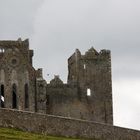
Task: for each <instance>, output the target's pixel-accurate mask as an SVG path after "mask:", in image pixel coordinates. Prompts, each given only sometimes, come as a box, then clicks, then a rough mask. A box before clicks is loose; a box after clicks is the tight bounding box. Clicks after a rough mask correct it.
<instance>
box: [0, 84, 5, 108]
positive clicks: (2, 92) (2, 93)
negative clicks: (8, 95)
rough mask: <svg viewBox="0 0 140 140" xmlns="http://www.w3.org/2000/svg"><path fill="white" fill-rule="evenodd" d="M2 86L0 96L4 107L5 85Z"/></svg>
mask: <svg viewBox="0 0 140 140" xmlns="http://www.w3.org/2000/svg"><path fill="white" fill-rule="evenodd" d="M0 88H1V89H0V93H1V97H0V99H1V107H2V108H4V85H1V87H0Z"/></svg>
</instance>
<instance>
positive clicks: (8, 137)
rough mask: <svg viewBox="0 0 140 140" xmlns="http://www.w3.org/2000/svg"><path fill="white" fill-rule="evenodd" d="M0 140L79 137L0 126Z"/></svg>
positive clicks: (42, 139)
mask: <svg viewBox="0 0 140 140" xmlns="http://www.w3.org/2000/svg"><path fill="white" fill-rule="evenodd" d="M0 140H80V139H70V138H62V137H52V136H44V135H38V134H33V133H28V132H22V131H19V130H16V129H9V128H0ZM81 140H82V139H81Z"/></svg>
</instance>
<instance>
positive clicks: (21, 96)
mask: <svg viewBox="0 0 140 140" xmlns="http://www.w3.org/2000/svg"><path fill="white" fill-rule="evenodd" d="M33 54H34V53H33V50H30V49H29V41H28V39H27V40H24V41H22V40H21V39H18V40H17V41H10V40H8V41H0V97H1V98H0V107H1V108H8V109H16V110H21V111H30V112H38V113H43V114H51V115H55V116H63V117H70V118H77V119H82V120H89V121H95V122H100V123H105V124H113V113H112V80H111V55H110V51H109V50H101V51H100V52H97V51H96V50H95V49H94V48H93V47H92V48H91V49H89V50H88V51H87V52H86V53H85V54H84V55H82V54H81V52H80V51H79V50H78V49H76V51H75V52H74V53H73V54H72V56H71V57H70V58H69V59H68V80H67V84H64V83H63V81H62V80H61V79H60V78H59V76H58V75H55V77H54V79H52V80H51V81H50V83H47V81H46V80H45V79H44V78H43V75H42V69H41V68H40V69H38V70H35V68H34V67H33V64H32V57H33Z"/></svg>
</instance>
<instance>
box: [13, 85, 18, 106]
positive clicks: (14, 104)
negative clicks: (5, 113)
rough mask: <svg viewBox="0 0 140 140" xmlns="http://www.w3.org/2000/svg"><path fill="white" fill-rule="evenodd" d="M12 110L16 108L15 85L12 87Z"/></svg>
mask: <svg viewBox="0 0 140 140" xmlns="http://www.w3.org/2000/svg"><path fill="white" fill-rule="evenodd" d="M12 108H17V87H16V84H13V86H12Z"/></svg>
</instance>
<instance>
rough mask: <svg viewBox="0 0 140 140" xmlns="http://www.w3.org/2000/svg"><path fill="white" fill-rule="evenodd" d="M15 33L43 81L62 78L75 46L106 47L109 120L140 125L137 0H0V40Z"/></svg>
mask: <svg viewBox="0 0 140 140" xmlns="http://www.w3.org/2000/svg"><path fill="white" fill-rule="evenodd" d="M19 37H21V38H22V39H23V40H24V39H26V38H29V39H30V48H31V49H34V50H35V52H34V53H35V55H34V66H35V68H38V67H42V68H43V70H44V77H45V78H46V80H47V81H49V80H50V79H51V78H53V75H54V74H58V75H60V77H61V78H62V79H63V80H64V81H65V82H66V79H67V58H68V57H69V56H70V55H71V54H72V53H73V52H74V51H75V49H76V48H79V49H80V50H81V52H82V53H83V54H84V52H85V51H87V50H88V49H89V48H90V47H91V46H94V47H95V49H97V50H98V51H99V50H100V49H110V50H111V52H112V75H113V103H114V124H115V125H119V126H123V127H129V128H134V129H140V123H139V118H140V85H139V84H140V63H139V60H140V1H139V0H105V1H104V0H24V1H23V0H0V40H3V39H4V40H8V39H16V40H17V39H18V38H19ZM47 74H49V76H47Z"/></svg>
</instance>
